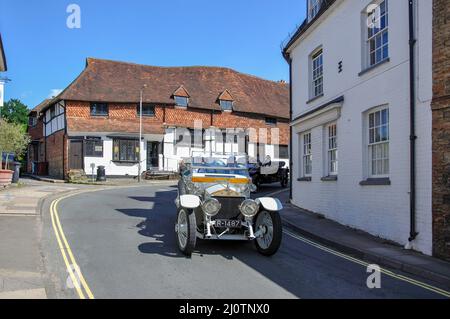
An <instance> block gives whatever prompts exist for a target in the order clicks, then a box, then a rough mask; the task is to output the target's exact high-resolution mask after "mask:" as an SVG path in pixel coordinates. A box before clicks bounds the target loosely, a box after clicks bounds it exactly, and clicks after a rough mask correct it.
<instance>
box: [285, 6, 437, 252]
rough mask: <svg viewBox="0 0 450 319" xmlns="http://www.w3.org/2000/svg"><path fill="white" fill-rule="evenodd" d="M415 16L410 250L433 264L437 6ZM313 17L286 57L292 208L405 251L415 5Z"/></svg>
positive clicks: (316, 12)
mask: <svg viewBox="0 0 450 319" xmlns="http://www.w3.org/2000/svg"><path fill="white" fill-rule="evenodd" d="M316 5H317V6H318V7H316ZM413 9H414V14H413V15H414V19H413V21H414V36H415V39H416V40H417V42H416V44H415V48H414V53H415V86H414V87H415V94H416V98H415V102H416V105H415V109H416V116H415V123H416V136H417V140H416V174H415V176H416V201H415V202H416V216H415V218H414V221H415V224H416V231H417V232H418V233H419V235H418V236H417V237H416V239H415V240H413V241H411V246H412V247H413V248H414V249H416V250H419V251H421V252H423V253H426V254H432V214H431V203H432V198H431V196H432V191H431V183H432V150H431V129H432V120H431V118H432V113H431V108H430V103H431V99H432V1H420V0H419V1H413ZM307 16H308V18H307V20H306V21H305V23H304V24H303V25H302V26H301V27H300V28H299V30H298V31H297V32H296V33H295V34H294V35H293V36H292V38H291V39H290V41H289V43H288V44H287V45H286V47H285V50H284V54H285V57H286V59H287V60H288V61H289V62H290V65H291V77H292V79H291V85H292V87H291V89H292V124H291V126H292V161H293V164H292V179H293V182H292V188H293V190H292V202H293V204H295V205H296V206H299V207H301V208H304V209H308V210H310V211H313V212H317V213H321V214H324V215H325V216H326V217H327V218H330V219H333V220H336V221H338V222H339V223H342V224H344V225H348V226H351V227H355V228H358V229H362V230H364V231H367V232H369V233H371V234H373V235H376V236H379V237H381V238H385V239H389V240H393V241H395V242H398V243H400V244H402V245H407V244H408V243H409V238H410V225H411V219H410V189H411V188H410V163H411V162H410V52H409V48H410V46H409V39H410V32H409V21H410V19H409V3H408V1H407V0H384V1H383V0H377V1H372V0H334V1H330V0H329V1H320V0H308V15H307ZM371 23H372V24H371ZM370 51H372V52H373V53H372V54H371V53H370ZM330 125H335V127H331V128H330ZM334 132H336V137H334V135H335V134H334ZM309 134H310V135H309ZM330 134H331V137H330ZM370 135H371V136H372V138H371V137H370ZM309 141H311V142H310V143H309ZM335 159H336V161H335Z"/></svg>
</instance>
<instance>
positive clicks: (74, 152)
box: [69, 141, 84, 169]
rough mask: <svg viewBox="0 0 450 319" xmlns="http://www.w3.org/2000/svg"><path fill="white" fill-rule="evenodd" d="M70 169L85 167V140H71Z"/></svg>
mask: <svg viewBox="0 0 450 319" xmlns="http://www.w3.org/2000/svg"><path fill="white" fill-rule="evenodd" d="M69 149H70V150H69V166H70V167H69V169H84V167H83V141H70V148H69Z"/></svg>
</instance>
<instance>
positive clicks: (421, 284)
mask: <svg viewBox="0 0 450 319" xmlns="http://www.w3.org/2000/svg"><path fill="white" fill-rule="evenodd" d="M283 233H285V234H286V235H289V236H291V237H293V238H295V239H297V240H300V241H302V242H304V243H306V244H308V245H310V246H313V247H315V248H318V249H320V250H322V251H325V252H327V253H330V254H332V255H335V256H337V257H340V258H343V259H346V260H348V261H350V262H353V263H355V264H358V265H361V266H364V267H367V266H369V265H370V264H369V263H367V262H364V261H362V260H360V259H357V258H354V257H351V256H349V255H346V254H343V253H340V252H338V251H336V250H334V249H331V248H328V247H325V246H323V245H320V244H318V243H316V242H313V241H311V240H309V239H306V238H305V237H302V236H299V235H297V234H294V233H292V232H290V231H288V230H283ZM381 272H382V273H383V274H385V275H387V276H389V277H392V278H395V279H398V280H401V281H405V282H408V283H410V284H412V285H415V286H418V287H421V288H424V289H426V290H429V291H432V292H434V293H436V294H439V295H441V296H444V297H447V298H450V292H449V291H446V290H443V289H441V288H438V287H435V286H432V285H429V284H427V283H424V282H421V281H418V280H415V279H412V278H409V277H406V276H403V275H398V274H396V273H394V272H392V271H390V270H387V269H384V268H381Z"/></svg>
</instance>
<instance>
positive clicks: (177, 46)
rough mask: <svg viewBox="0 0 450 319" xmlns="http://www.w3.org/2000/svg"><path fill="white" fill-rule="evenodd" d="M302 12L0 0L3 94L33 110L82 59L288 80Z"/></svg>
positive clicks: (279, 0)
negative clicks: (287, 54) (291, 41)
mask: <svg viewBox="0 0 450 319" xmlns="http://www.w3.org/2000/svg"><path fill="white" fill-rule="evenodd" d="M71 3H76V4H78V5H79V6H80V8H81V29H69V28H67V26H66V20H67V17H68V16H69V14H68V13H66V8H67V6H68V5H69V4H71ZM305 11H306V5H305V0H227V1H224V0H189V1H188V0H165V1H163V0H158V1H156V0H129V1H112V0H71V1H65V0H39V1H38V0H0V32H1V34H2V37H3V44H4V46H5V51H6V59H7V62H8V72H7V73H6V74H3V75H6V76H7V77H9V78H10V79H11V80H12V82H10V83H8V84H7V86H6V88H5V99H6V100H8V99H10V98H19V99H21V100H22V101H24V102H25V103H26V104H27V105H28V106H29V107H34V106H35V105H37V104H38V103H40V102H41V101H42V100H43V99H44V98H47V97H48V96H49V95H50V92H51V90H58V89H63V88H65V87H66V86H67V85H68V84H69V83H70V82H71V81H73V80H74V79H75V77H76V76H77V75H78V74H79V73H80V72H81V71H82V70H83V68H84V65H85V59H86V57H96V58H105V59H113V60H120V61H129V62H135V63H142V64H149V65H160V66H184V65H214V66H226V67H231V68H233V69H236V70H238V71H241V72H245V73H250V74H254V75H257V76H260V77H263V78H266V79H270V80H281V79H283V80H288V67H287V64H286V62H285V61H284V60H283V58H282V56H281V53H280V43H281V42H282V41H283V40H284V39H285V38H286V37H287V35H288V33H289V32H292V31H293V29H294V28H295V26H296V25H298V24H300V23H301V22H302V21H303V19H304V17H305Z"/></svg>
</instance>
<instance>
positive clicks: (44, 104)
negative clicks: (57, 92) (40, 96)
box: [30, 99, 53, 115]
mask: <svg viewBox="0 0 450 319" xmlns="http://www.w3.org/2000/svg"><path fill="white" fill-rule="evenodd" d="M52 101H53V99H45V100H44V101H42V102H41V103H40V104H38V105H37V106H35V107H34V108H33V109H32V110H31V111H30V114H31V113H33V112H36V113H37V114H38V115H39V113H40V112H41V111H42V110H43V109H44V108H46V107H47V106H49V105H50V104H51V102H52Z"/></svg>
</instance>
